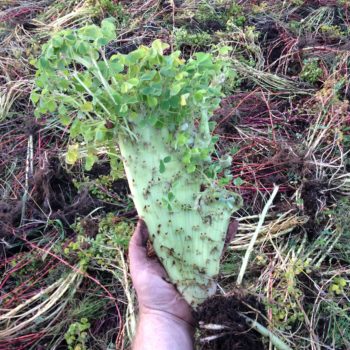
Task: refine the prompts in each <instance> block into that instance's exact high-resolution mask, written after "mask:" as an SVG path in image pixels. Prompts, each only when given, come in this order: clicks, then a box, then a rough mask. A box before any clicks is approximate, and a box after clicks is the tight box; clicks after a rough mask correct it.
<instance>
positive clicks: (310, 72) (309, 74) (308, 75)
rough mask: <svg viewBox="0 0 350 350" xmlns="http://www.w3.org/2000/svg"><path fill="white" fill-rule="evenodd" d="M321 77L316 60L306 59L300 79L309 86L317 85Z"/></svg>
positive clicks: (321, 72)
mask: <svg viewBox="0 0 350 350" xmlns="http://www.w3.org/2000/svg"><path fill="white" fill-rule="evenodd" d="M322 75H323V71H322V69H321V67H320V65H319V61H318V59H308V60H305V61H304V65H303V69H302V71H301V73H300V78H301V79H302V80H304V81H306V82H308V83H310V84H315V83H317V82H318V81H319V80H320V79H321V78H322Z"/></svg>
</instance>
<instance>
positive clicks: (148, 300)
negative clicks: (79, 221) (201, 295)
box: [129, 220, 194, 325]
mask: <svg viewBox="0 0 350 350" xmlns="http://www.w3.org/2000/svg"><path fill="white" fill-rule="evenodd" d="M147 239H148V230H147V227H146V224H145V223H144V222H143V221H142V220H139V222H138V224H137V227H136V230H135V232H134V234H133V236H132V238H131V241H130V245H129V259H130V272H131V278H132V281H133V284H134V287H135V290H136V293H137V297H138V302H139V308H140V315H141V317H142V316H144V315H158V316H159V315H160V316H162V317H166V318H168V319H174V320H176V321H177V322H178V321H180V322H181V321H183V322H185V323H187V324H189V325H193V324H194V320H193V317H192V309H191V307H190V306H189V304H188V303H187V302H186V301H185V299H184V298H183V297H182V296H181V295H180V293H179V292H178V291H177V290H176V288H175V287H174V285H173V284H171V283H170V282H168V276H167V273H166V271H165V270H164V268H163V266H162V265H161V263H160V262H159V260H158V259H157V258H149V257H148V256H147V246H146V244H147Z"/></svg>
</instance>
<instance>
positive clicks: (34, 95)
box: [30, 91, 40, 104]
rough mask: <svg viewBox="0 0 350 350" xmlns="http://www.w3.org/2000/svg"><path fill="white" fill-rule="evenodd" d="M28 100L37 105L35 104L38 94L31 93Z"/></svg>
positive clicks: (38, 98)
mask: <svg viewBox="0 0 350 350" xmlns="http://www.w3.org/2000/svg"><path fill="white" fill-rule="evenodd" d="M30 99H31V100H32V102H33V103H34V104H37V102H38V101H39V100H40V94H38V93H36V92H35V91H32V93H31V94H30Z"/></svg>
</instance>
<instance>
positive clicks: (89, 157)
mask: <svg viewBox="0 0 350 350" xmlns="http://www.w3.org/2000/svg"><path fill="white" fill-rule="evenodd" d="M96 161H97V157H96V156H95V155H94V154H92V153H90V154H88V155H87V157H86V159H85V170H86V171H90V170H91V169H92V167H93V165H94V164H95V162H96Z"/></svg>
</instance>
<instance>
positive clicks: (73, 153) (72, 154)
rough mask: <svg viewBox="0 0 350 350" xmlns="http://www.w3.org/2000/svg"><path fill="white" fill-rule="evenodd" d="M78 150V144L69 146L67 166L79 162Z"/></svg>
mask: <svg viewBox="0 0 350 350" xmlns="http://www.w3.org/2000/svg"><path fill="white" fill-rule="evenodd" d="M78 150H79V145H78V144H77V143H75V144H73V145H69V146H68V151H67V154H66V163H67V164H71V165H73V164H75V163H76V161H77V160H78Z"/></svg>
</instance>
